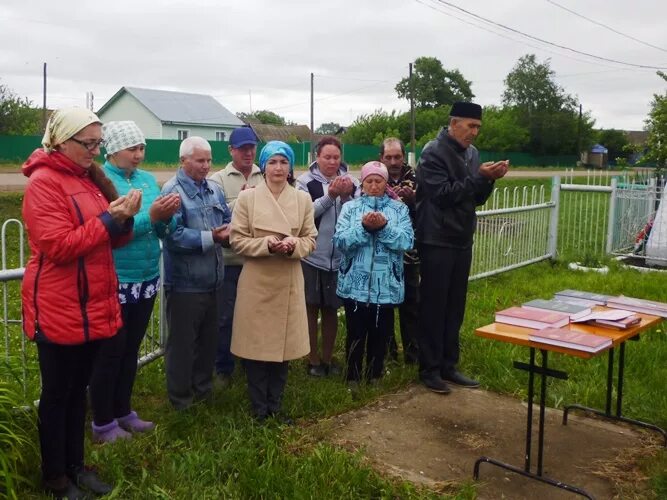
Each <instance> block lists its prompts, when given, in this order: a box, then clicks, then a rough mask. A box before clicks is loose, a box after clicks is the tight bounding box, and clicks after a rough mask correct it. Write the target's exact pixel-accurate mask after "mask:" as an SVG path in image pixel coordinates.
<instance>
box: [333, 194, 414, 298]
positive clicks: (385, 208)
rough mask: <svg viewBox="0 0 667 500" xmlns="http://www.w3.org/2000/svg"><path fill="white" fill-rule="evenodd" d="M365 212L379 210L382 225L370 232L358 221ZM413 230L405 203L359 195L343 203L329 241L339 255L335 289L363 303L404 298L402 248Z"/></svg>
mask: <svg viewBox="0 0 667 500" xmlns="http://www.w3.org/2000/svg"><path fill="white" fill-rule="evenodd" d="M368 212H382V214H383V215H384V216H385V218H386V219H387V224H386V225H385V227H383V228H382V229H380V230H379V231H376V232H375V233H370V232H368V231H366V229H365V228H364V226H363V225H362V224H361V218H362V216H363V215H364V214H366V213H368ZM413 240H414V233H413V230H412V223H411V222H410V213H409V211H408V207H407V206H406V205H405V204H404V203H401V202H400V201H396V200H392V199H391V198H389V196H387V195H386V194H385V195H383V196H382V197H377V196H366V195H362V196H361V198H356V199H354V200H352V201H349V202H347V203H345V204H344V205H343V209H342V211H341V213H340V217H339V218H338V223H337V224H336V232H335V233H334V235H333V241H334V245H335V246H336V248H338V249H339V250H340V251H341V253H342V255H343V258H342V260H341V265H340V269H339V271H338V288H337V289H336V293H337V294H338V296H339V297H342V298H344V299H351V300H355V301H357V302H363V303H366V304H380V305H388V304H400V303H401V302H403V298H404V293H405V290H404V288H405V287H404V282H403V252H405V251H406V250H409V249H411V248H412V245H413Z"/></svg>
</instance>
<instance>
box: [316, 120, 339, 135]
mask: <svg viewBox="0 0 667 500" xmlns="http://www.w3.org/2000/svg"><path fill="white" fill-rule="evenodd" d="M340 128H341V127H340V123H336V122H327V123H323V124H322V125H320V126H319V127H317V128H316V129H315V133H316V134H324V135H334V134H335V133H336V132H338V131H339V130H340Z"/></svg>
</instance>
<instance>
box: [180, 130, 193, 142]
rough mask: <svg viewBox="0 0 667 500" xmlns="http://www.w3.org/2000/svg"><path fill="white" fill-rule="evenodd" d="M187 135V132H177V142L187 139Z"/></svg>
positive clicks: (188, 133)
mask: <svg viewBox="0 0 667 500" xmlns="http://www.w3.org/2000/svg"><path fill="white" fill-rule="evenodd" d="M189 135H190V131H189V130H179V131H178V140H179V141H182V140H184V139H187V138H188V136H189Z"/></svg>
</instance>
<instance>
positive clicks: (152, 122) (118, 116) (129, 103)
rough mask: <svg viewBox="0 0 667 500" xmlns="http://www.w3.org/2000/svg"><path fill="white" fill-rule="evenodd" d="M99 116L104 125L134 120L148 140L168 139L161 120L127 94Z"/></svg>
mask: <svg viewBox="0 0 667 500" xmlns="http://www.w3.org/2000/svg"><path fill="white" fill-rule="evenodd" d="M98 116H99V117H100V120H102V122H103V123H104V122H110V121H116V120H133V121H134V122H135V123H136V124H137V126H138V127H139V128H140V129H141V131H142V132H143V133H144V136H146V138H147V139H166V138H167V137H162V133H163V130H162V124H161V123H160V120H158V119H157V117H156V116H155V115H154V114H153V113H151V112H150V111H148V109H146V107H145V106H144V105H143V104H141V103H140V102H139V101H138V100H137V99H135V97H134V96H132V95H130V94H129V93H127V92H125V93H123V95H121V96H120V97H119V98H118V99H117V100H116V101H114V102H113V103H112V104H111V106H109V107H108V108H107V109H106V110H104V112H103V113H100V114H99V115H98ZM214 137H215V134H214ZM174 138H175V137H174Z"/></svg>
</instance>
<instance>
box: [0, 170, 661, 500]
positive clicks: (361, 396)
mask: <svg viewBox="0 0 667 500" xmlns="http://www.w3.org/2000/svg"><path fill="white" fill-rule="evenodd" d="M507 182H509V181H507ZM540 182H548V180H543V181H540ZM524 183H525V181H524ZM508 185H513V184H508ZM522 185H523V184H522ZM19 203H20V196H19V195H0V220H5V219H7V218H9V217H17V216H19V215H20V208H19ZM10 248H12V247H11V246H10ZM13 248H15V247H13ZM8 267H12V266H8ZM564 288H578V289H582V290H591V291H600V292H603V293H608V294H620V293H623V294H625V295H629V296H638V297H645V298H649V299H653V300H665V292H664V290H665V289H667V274H658V273H649V274H643V273H638V272H636V271H632V270H626V269H622V268H620V267H618V266H617V265H615V264H614V263H612V264H611V271H610V273H609V274H608V275H606V276H603V275H598V274H581V273H577V272H574V271H570V270H568V269H567V265H566V262H560V261H557V262H542V263H539V264H534V265H531V266H528V267H525V268H521V269H517V270H514V271H511V272H508V273H504V274H502V275H499V276H494V277H491V278H486V279H481V280H477V281H473V282H471V283H470V287H469V293H468V307H467V311H466V318H465V322H464V325H463V329H462V355H461V358H462V362H461V368H462V369H463V371H465V372H467V373H469V374H470V375H472V376H474V377H477V378H479V380H480V381H481V382H482V385H483V388H484V389H487V390H492V391H495V392H499V393H503V394H508V395H512V396H514V397H517V398H521V399H525V397H526V385H527V376H528V375H527V374H526V373H525V372H522V371H518V370H515V369H514V368H513V367H512V362H513V361H514V360H521V361H526V360H527V357H528V350H527V349H525V348H523V347H518V346H511V345H505V344H500V343H497V342H494V341H490V340H486V339H482V338H479V337H476V336H475V335H474V334H473V331H474V329H475V327H477V326H480V325H484V324H487V323H490V322H491V321H493V315H494V312H495V311H496V310H499V309H502V308H505V307H509V306H510V305H514V304H518V303H522V302H525V301H527V300H530V299H533V298H538V297H543V298H548V297H550V296H551V295H552V294H553V293H554V292H556V291H558V290H561V289H564ZM14 297H16V295H15V294H14ZM17 302H18V301H17V300H16V299H14V300H13V301H12V303H11V304H10V305H11V308H10V309H11V311H10V317H15V316H16V314H18V313H19V305H18V304H17ZM16 330H17V328H12V342H17V343H18V342H20V340H19V339H20V333H19V332H18V331H16ZM343 340H344V326H343V325H342V324H341V325H339V337H338V343H337V352H336V356H337V358H338V359H343V358H344V354H343V353H344V343H343ZM27 351H28V355H29V356H30V357H34V353H35V348H34V346H33V345H29V346H28V348H27ZM3 358H4V357H3ZM606 359H607V358H606V355H604V356H599V357H598V358H594V359H590V360H581V359H575V358H571V357H568V356H563V355H558V354H552V355H551V356H550V365H551V367H552V368H555V369H561V370H564V371H566V372H568V373H569V375H570V378H569V379H568V380H565V381H562V380H550V381H549V389H548V402H547V404H548V405H549V406H551V407H554V408H562V407H563V406H564V405H566V404H570V403H574V402H578V403H582V404H585V405H587V406H592V407H597V408H602V407H603V406H604V399H605V381H606ZM17 361H18V360H17ZM9 365H11V366H13V367H14V368H13V369H11V370H10V369H9V368H8V366H9ZM31 366H34V362H33V363H31ZM15 367H16V364H15V363H14V362H12V361H10V363H9V364H8V363H5V364H0V381H3V380H4V381H5V382H9V383H11V384H12V385H13V387H14V388H17V389H19V388H18V387H17V386H16V384H15V382H14V380H13V377H12V375H11V373H12V371H13V370H15V369H16V368H15ZM416 375H417V374H416V369H415V368H414V367H406V366H403V365H396V366H390V367H389V373H388V374H387V375H386V376H385V377H384V379H383V380H382V382H381V384H380V385H379V386H377V387H363V388H362V390H361V391H360V392H359V393H358V394H357V393H355V394H353V393H351V392H350V391H348V389H347V387H346V386H345V384H344V383H342V381H341V380H335V379H324V380H319V379H313V378H311V377H308V376H307V375H306V371H305V361H303V360H301V361H297V362H293V363H291V368H290V374H289V381H288V385H287V390H286V394H285V403H284V406H285V409H286V410H287V411H288V412H289V413H291V414H292V415H293V416H294V417H296V418H297V419H298V426H296V427H294V428H283V427H280V426H278V425H277V424H270V425H268V426H263V427H259V426H257V425H256V424H255V423H254V422H253V420H252V419H251V418H250V412H249V403H248V400H247V396H246V391H245V380H244V377H243V376H242V374H240V373H238V372H237V373H236V375H235V380H234V384H233V385H232V387H231V388H230V389H227V390H224V391H223V390H221V389H220V388H217V389H216V392H215V398H214V400H213V402H212V403H211V404H209V405H198V406H195V407H193V408H192V409H191V410H189V411H187V412H183V413H177V412H174V411H173V410H171V408H170V406H169V404H168V402H167V400H166V394H165V382H164V380H165V377H164V364H163V360H162V359H160V360H158V361H156V362H154V363H151V364H150V365H148V366H146V367H144V368H142V369H141V370H140V372H139V376H138V379H137V384H136V389H135V393H134V403H135V407H136V410H137V411H138V412H139V413H140V414H141V415H142V416H145V417H146V418H149V419H151V420H154V421H156V422H158V424H159V425H158V427H157V428H156V430H155V432H152V433H150V434H148V435H145V436H140V437H138V438H134V439H132V440H131V441H126V442H119V443H114V444H113V445H105V446H97V445H91V444H90V443H88V448H87V455H86V456H87V460H88V461H89V462H90V463H91V464H96V465H97V466H98V467H99V468H100V469H101V472H102V473H103V475H104V477H106V478H109V479H111V480H113V481H114V482H115V483H116V484H117V485H118V487H117V488H116V490H115V492H114V494H113V497H112V498H139V499H142V498H146V499H148V498H183V499H190V498H196V499H198V498H313V497H317V498H332V499H334V498H335V499H338V498H420V499H421V498H441V496H440V495H443V494H444V495H449V496H451V497H453V498H461V499H469V498H475V495H476V494H475V486H474V484H472V483H466V484H460V485H455V486H447V487H443V488H445V489H443V490H439V491H433V490H430V489H426V488H424V487H419V486H415V485H413V484H411V483H407V482H401V481H397V480H394V479H391V478H388V477H384V476H382V475H380V474H379V473H377V472H375V471H374V470H373V469H372V467H371V465H370V464H369V463H368V461H367V460H366V459H365V458H364V455H363V452H362V451H359V452H356V453H351V452H349V451H347V450H344V449H341V448H338V447H335V446H333V445H331V444H330V443H328V442H327V441H326V440H325V439H323V438H322V432H321V431H320V430H319V427H318V425H317V424H318V422H321V421H323V420H326V419H327V418H329V417H331V416H333V415H336V414H340V413H343V412H346V411H349V410H352V409H355V408H359V407H362V406H364V405H366V404H368V403H370V402H371V401H373V400H375V399H377V398H379V397H381V396H382V395H383V394H387V393H391V392H395V391H400V390H401V389H403V388H405V387H407V386H408V385H410V384H413V383H415V380H416ZM625 377H626V380H625V386H624V406H623V410H624V415H626V416H627V417H630V418H637V419H641V420H644V421H648V422H652V423H655V424H657V425H659V426H661V427H663V428H664V427H667V390H665V382H664V381H665V380H667V336H666V335H665V331H664V325H660V326H659V327H657V328H654V329H653V330H652V331H649V332H647V333H646V334H645V335H642V339H641V341H640V342H630V343H628V345H627V349H626V374H625ZM29 379H30V383H29V387H28V393H29V396H30V398H33V397H34V396H35V395H36V394H38V390H39V388H38V382H37V377H36V373H34V372H33V373H31V374H30V376H29ZM19 392H20V391H19ZM0 401H1V400H0ZM1 416H2V413H1V412H0V417H1ZM18 418H19V420H18V421H17V422H14V424H13V427H12V428H13V429H15V430H16V432H24V433H27V436H28V438H29V440H30V442H31V443H33V445H32V446H29V445H27V444H23V445H21V447H20V449H19V452H20V453H19V455H20V459H17V470H18V472H19V473H20V474H21V475H22V476H24V477H25V479H26V482H25V483H24V484H22V485H20V487H19V489H18V490H17V491H16V495H17V496H18V498H28V499H30V498H42V497H41V493H40V491H39V489H38V487H37V485H38V484H39V467H38V466H37V464H39V450H38V448H37V447H36V446H35V445H34V444H35V443H37V442H38V441H37V433H36V430H35V427H34V421H35V415H34V413H32V414H27V415H19V417H18ZM1 424H2V422H1V421H0V425H1ZM86 431H87V435H88V436H89V434H90V431H89V427H88V428H87V430H86ZM1 445H2V441H1V440H0V446H1ZM518 446H520V445H518ZM1 451H3V449H1V448H0V452H1ZM642 468H643V471H644V473H645V474H646V475H647V476H648V477H650V478H651V479H650V481H651V487H652V490H653V494H654V495H655V498H667V453H666V452H665V450H660V451H659V452H658V454H657V455H656V456H655V457H653V458H651V459H648V460H645V461H644V463H643V464H642ZM1 482H2V481H0V483H1ZM0 488H1V486H0ZM0 496H2V490H1V489H0Z"/></svg>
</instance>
